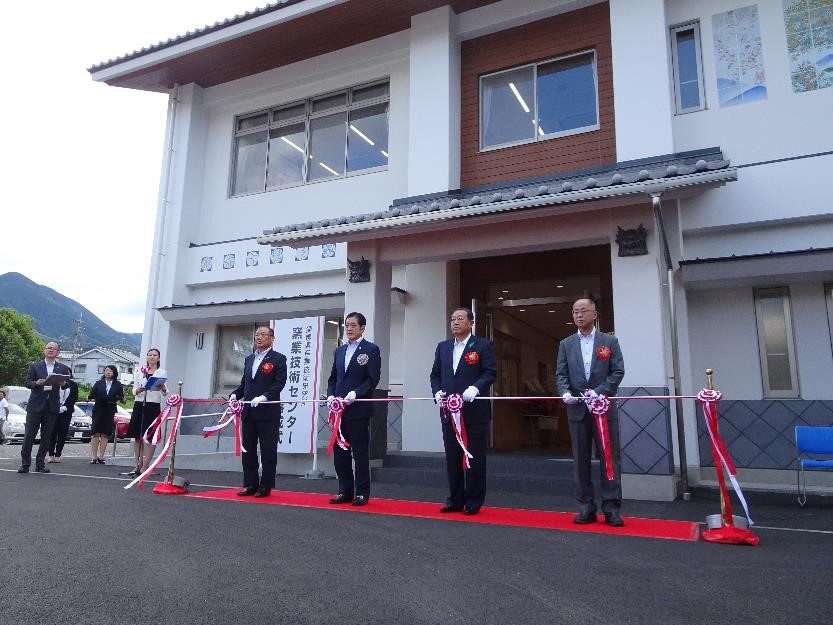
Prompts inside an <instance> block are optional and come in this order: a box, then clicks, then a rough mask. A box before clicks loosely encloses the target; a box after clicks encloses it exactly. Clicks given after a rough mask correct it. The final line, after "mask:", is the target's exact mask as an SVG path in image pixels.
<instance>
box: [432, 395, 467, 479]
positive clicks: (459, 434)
mask: <svg viewBox="0 0 833 625" xmlns="http://www.w3.org/2000/svg"><path fill="white" fill-rule="evenodd" d="M440 408H442V410H443V411H445V413H446V414H448V416H449V417H450V419H449V420H450V421H451V427H452V428H453V429H454V437H455V438H456V439H457V443H458V444H459V445H460V449H462V450H463V469H471V460H472V459H473V458H474V456H472V455H471V453H470V452H469V450H468V445H469V437H468V435H467V434H466V423H465V421H463V413H462V410H463V398H462V397H461V396H460V395H459V394H458V393H454V394H452V395H449V396H448V397H443V399H442V400H441V402H440Z"/></svg>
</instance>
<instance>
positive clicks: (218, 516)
mask: <svg viewBox="0 0 833 625" xmlns="http://www.w3.org/2000/svg"><path fill="white" fill-rule="evenodd" d="M75 447H78V448H79V449H78V450H77V451H78V453H79V455H80V453H81V452H82V451H83V450H82V449H81V447H84V448H86V446H81V445H77V446H73V451H72V454H74V453H75ZM19 450H20V448H19V446H3V447H2V448H0V501H2V504H0V528H2V530H0V593H2V597H3V600H2V607H0V623H3V624H4V625H17V624H23V623H27V624H28V623H48V624H52V623H55V624H57V623H61V624H63V623H67V624H78V625H86V624H107V625H118V624H121V623H125V624H127V623H129V624H131V625H144V624H151V623H152V624H154V625H158V624H159V623H174V624H191V623H193V624H199V625H215V624H216V625H226V624H229V623H234V624H241V625H243V624H265V623H270V624H271V623H291V624H306V623H315V624H329V623H333V624H335V623H338V624H339V625H346V624H353V623H356V624H359V623H361V624H376V623H379V624H390V623H405V624H423V623H424V624H440V623H448V624H457V623H460V624H470V623H478V624H479V623H488V624H501V625H504V624H508V625H514V624H526V623H535V624H536V625H538V624H542V623H554V624H558V623H565V624H566V623H570V624H573V623H575V624H585V623H587V624H590V623H593V624H594V625H604V624H608V623H609V624H611V625H613V624H640V625H641V624H675V625H684V624H692V625H705V624H713V623H720V624H724V623H727V624H733V623H766V624H780V625H788V624H792V623H796V624H797V623H801V624H802V625H813V624H819V625H822V624H824V625H827V624H829V623H830V622H831V620H833V616H831V610H830V607H829V606H830V600H829V597H830V586H829V574H830V571H831V567H832V566H833V565H832V564H831V562H833V499H829V498H816V499H812V500H811V501H810V503H809V504H808V506H807V507H806V508H800V507H799V506H798V504H797V503H795V499H794V498H793V497H788V496H762V495H755V494H751V496H750V499H751V501H750V503H751V507H752V514H753V517H754V518H755V520H756V522H757V526H756V533H757V535H758V536H759V537H760V539H761V543H760V546H758V547H748V546H729V545H715V544H711V543H707V542H705V541H702V540H699V541H697V542H680V541H671V540H657V539H646V538H633V537H623V536H610V535H600V534H582V533H576V532H568V531H552V530H541V529H528V528H519V527H507V526H496V525H480V524H471V523H453V522H448V521H441V520H431V519H418V518H404V517H394V516H384V515H370V514H351V513H346V512H343V511H339V510H332V509H323V510H322V509H312V508H293V507H287V506H279V505H255V504H247V503H241V502H237V501H214V500H203V499H196V498H188V497H176V496H163V495H154V494H152V493H150V492H144V493H143V492H139V491H138V490H136V489H131V490H129V491H125V490H124V488H123V487H124V485H125V484H126V483H127V478H123V477H121V476H119V474H118V473H119V471H122V470H124V469H123V468H121V467H115V466H112V465H103V466H102V465H94V466H91V465H89V464H88V462H87V460H86V458H85V457H83V456H82V457H78V456H76V457H70V456H68V455H67V454H66V453H65V458H64V462H62V463H61V464H56V465H49V466H50V468H51V469H52V473H50V474H48V475H43V474H36V473H29V474H26V475H19V474H17V473H16V469H17V467H18V466H19ZM126 451H127V448H126V446H125V452H126ZM182 475H183V476H184V477H187V478H188V479H190V481H191V483H192V486H191V490H192V491H199V490H209V489H212V488H216V487H223V488H229V487H236V486H238V485H239V484H240V477H241V476H240V474H239V473H224V472H204V471H199V472H198V471H183V472H182ZM277 488H278V489H281V490H293V491H306V492H325V493H333V492H334V490H335V488H336V483H335V481H334V480H315V481H312V480H303V479H300V478H297V477H290V476H279V478H278V484H277ZM149 490H150V489H148V491H149ZM373 497H384V498H391V499H409V500H416V501H436V502H438V505H439V504H440V503H441V502H442V501H443V499H444V497H445V490H444V488H443V485H438V486H437V487H436V488H418V489H414V488H411V487H408V488H407V489H406V488H404V487H401V486H396V485H391V484H378V485H374V487H373V490H372V493H371V502H370V505H371V506H372V505H373ZM486 505H487V506H490V505H491V506H501V507H515V508H526V509H540V510H565V511H572V510H573V509H574V507H575V506H574V502H573V501H571V500H570V498H566V497H565V498H555V497H549V498H546V497H540V496H531V495H523V494H512V493H491V494H489V495H488V497H487V501H486ZM718 511H719V506H718V503H717V498H716V497H715V495H714V493H710V492H695V496H694V498H693V500H692V501H690V502H682V501H677V502H672V503H650V502H635V501H626V502H625V503H624V506H623V515H624V516H625V520H626V521H627V517H628V516H641V517H651V518H665V519H683V520H693V521H703V520H704V518H705V516H706V515H708V514H712V513H716V512H718Z"/></svg>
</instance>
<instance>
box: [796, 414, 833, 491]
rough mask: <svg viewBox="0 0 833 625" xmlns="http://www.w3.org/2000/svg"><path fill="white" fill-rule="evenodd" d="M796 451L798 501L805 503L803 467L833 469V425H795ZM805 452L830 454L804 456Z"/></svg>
mask: <svg viewBox="0 0 833 625" xmlns="http://www.w3.org/2000/svg"><path fill="white" fill-rule="evenodd" d="M795 451H796V462H797V463H798V466H797V467H796V469H795V471H796V475H795V479H796V483H797V484H796V485H797V487H798V503H799V504H800V505H802V506H803V505H805V504H806V503H807V481H806V480H807V477H806V475H805V474H804V471H805V469H807V470H810V471H824V470H828V471H833V427H813V426H810V425H797V426H795ZM806 454H809V455H813V456H830V458H829V459H826V460H821V459H817V458H806V457H804V456H805V455H806Z"/></svg>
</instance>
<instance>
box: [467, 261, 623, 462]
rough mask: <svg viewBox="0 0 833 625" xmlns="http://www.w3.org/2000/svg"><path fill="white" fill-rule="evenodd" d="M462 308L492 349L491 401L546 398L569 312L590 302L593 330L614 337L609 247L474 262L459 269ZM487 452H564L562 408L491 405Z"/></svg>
mask: <svg viewBox="0 0 833 625" xmlns="http://www.w3.org/2000/svg"><path fill="white" fill-rule="evenodd" d="M460 278H461V280H460V282H461V296H462V299H461V301H462V302H464V303H466V302H469V301H471V302H472V303H473V306H474V309H475V315H476V326H475V333H476V334H478V335H479V336H485V337H488V338H490V339H491V340H492V341H493V342H494V344H495V354H496V357H497V380H496V381H495V384H494V387H493V389H492V394H493V396H495V397H518V396H523V397H552V396H556V395H558V392H557V389H556V387H555V361H556V357H557V354H558V344H559V342H560V341H561V340H562V339H564V338H565V337H567V336H569V335H570V334H572V333H573V332H575V331H576V329H575V326H574V325H573V321H572V305H573V302H574V301H575V300H576V299H579V298H581V297H586V296H588V295H591V296H592V297H593V298H594V299H595V300H596V305H597V310H598V311H599V321H598V327H599V329H601V330H602V331H606V332H610V331H612V330H613V297H612V295H613V293H612V280H611V269H610V246H608V245H601V246H593V247H584V248H576V249H570V250H554V251H549V252H537V253H531V254H517V255H511V256H501V257H490V258H478V259H470V260H464V261H461V262H460ZM493 417H494V418H493V421H492V427H493V431H492V448H493V449H495V450H501V451H544V452H547V453H565V454H569V451H570V436H569V431H568V428H567V422H566V414H565V412H564V407H563V405H562V404H561V402H555V401H543V400H541V401H537V400H522V401H508V400H507V401H500V400H497V401H495V402H493Z"/></svg>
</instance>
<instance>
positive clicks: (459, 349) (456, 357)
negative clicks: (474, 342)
mask: <svg viewBox="0 0 833 625" xmlns="http://www.w3.org/2000/svg"><path fill="white" fill-rule="evenodd" d="M469 339H471V332H469V335H468V336H467V337H466V338H465V339H463V340H462V341H458V340H457V339H454V350H453V351H452V362H453V363H454V373H457V365H459V364H460V358H462V357H463V352H464V351H466V343H468V342H469Z"/></svg>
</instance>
